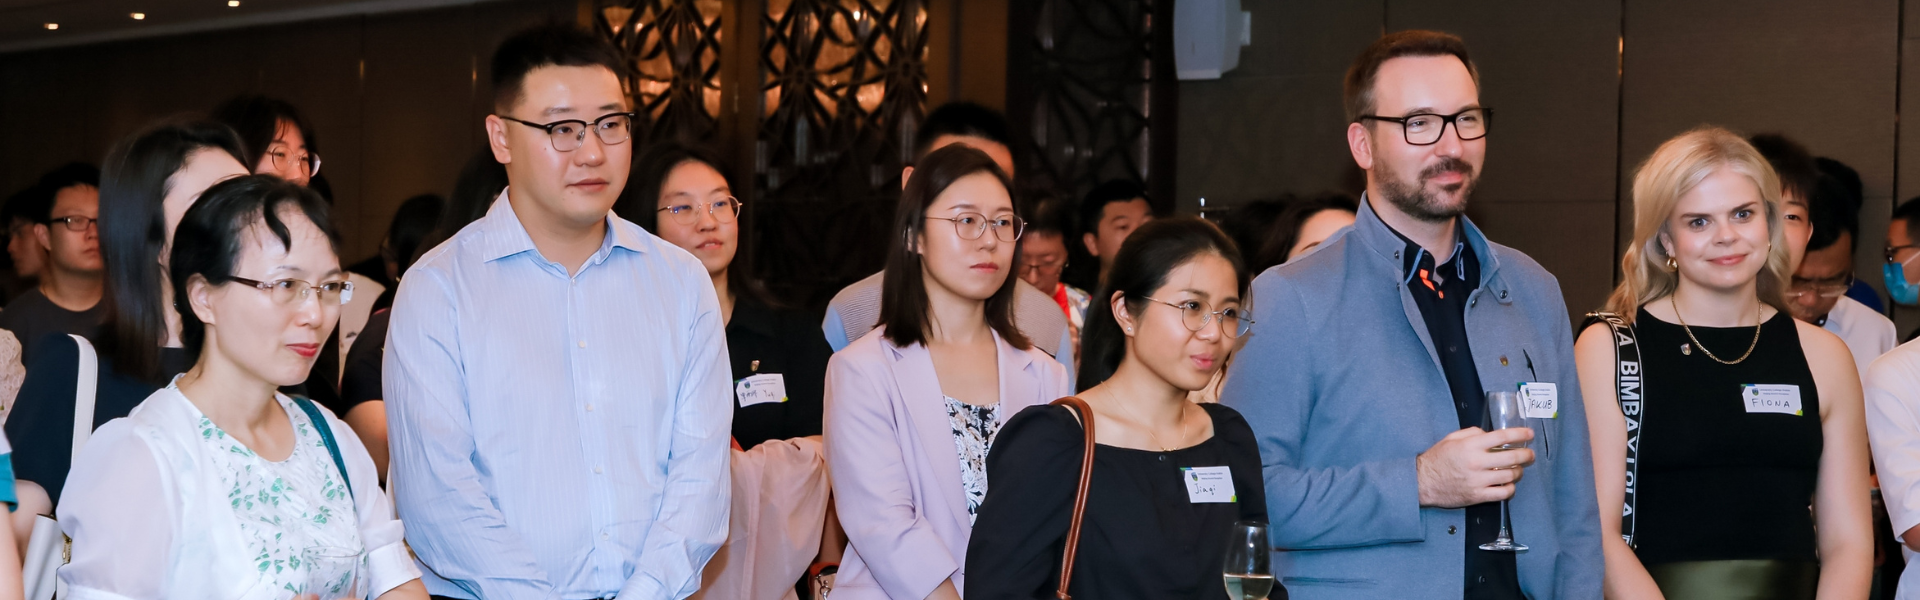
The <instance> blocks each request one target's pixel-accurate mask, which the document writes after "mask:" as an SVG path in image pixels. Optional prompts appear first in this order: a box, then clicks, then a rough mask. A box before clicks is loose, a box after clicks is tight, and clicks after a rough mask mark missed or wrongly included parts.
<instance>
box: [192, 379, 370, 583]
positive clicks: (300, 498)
mask: <svg viewBox="0 0 1920 600" xmlns="http://www.w3.org/2000/svg"><path fill="white" fill-rule="evenodd" d="M276 399H277V400H278V401H279V403H280V406H281V410H284V411H286V413H287V417H288V418H289V419H290V420H291V421H292V422H293V432H294V441H295V443H294V448H293V453H292V454H290V455H289V456H288V457H287V459H286V460H284V461H280V462H273V461H269V460H266V459H264V458H261V457H260V456H259V455H258V454H255V453H254V452H253V450H252V449H250V448H247V447H246V445H245V444H242V443H240V442H239V441H238V440H235V439H233V437H232V436H229V435H228V434H227V432H226V431H225V430H222V429H221V428H220V427H219V426H217V425H214V424H213V421H212V420H211V419H208V418H207V417H206V415H204V414H202V415H200V422H199V424H198V426H199V428H200V439H201V441H203V442H205V443H206V444H208V445H209V446H210V447H211V448H212V449H213V450H214V451H213V452H211V453H209V454H208V456H210V457H212V458H213V462H214V463H215V464H214V465H213V467H214V471H215V472H216V473H218V474H219V477H220V483H221V484H222V485H224V486H227V488H228V492H227V500H228V503H229V505H230V506H231V508H232V509H233V512H234V516H235V517H236V520H237V521H238V522H239V526H240V536H241V538H242V539H244V540H245V541H246V543H247V550H248V552H249V553H250V554H252V555H253V557H254V559H253V560H254V566H255V568H256V569H258V571H259V573H260V575H261V580H262V581H263V582H265V583H267V584H269V585H270V586H271V588H270V589H272V590H274V592H275V593H274V595H273V597H274V598H280V599H285V598H291V597H293V596H294V595H298V594H302V593H306V592H307V590H306V589H305V588H306V586H307V585H308V582H309V581H310V580H312V578H313V576H315V575H321V574H318V573H311V572H310V571H311V570H312V569H313V568H316V567H320V568H326V567H334V568H336V570H340V569H344V568H345V567H342V566H339V565H310V564H307V563H306V561H305V554H306V552H307V550H309V549H313V548H349V549H355V550H359V549H361V543H360V528H359V524H358V523H357V522H356V519H354V514H355V513H354V505H353V495H352V494H351V493H349V492H348V491H347V488H346V486H345V485H343V484H342V483H341V480H340V475H339V474H338V473H337V471H338V469H337V468H335V467H334V464H333V455H332V454H330V453H328V452H327V446H326V442H325V441H323V440H322V439H321V437H320V435H319V433H318V432H317V431H315V430H314V425H313V423H312V422H310V421H308V420H307V416H306V413H305V411H302V410H300V409H299V408H297V407H294V406H293V405H292V402H291V401H290V400H287V399H285V397H284V396H282V397H278V398H276ZM195 412H196V413H197V412H198V410H197V409H196V410H195ZM325 575H326V576H327V577H329V578H330V579H344V578H345V577H346V576H347V575H348V573H346V572H344V571H342V572H340V573H328V574H325Z"/></svg>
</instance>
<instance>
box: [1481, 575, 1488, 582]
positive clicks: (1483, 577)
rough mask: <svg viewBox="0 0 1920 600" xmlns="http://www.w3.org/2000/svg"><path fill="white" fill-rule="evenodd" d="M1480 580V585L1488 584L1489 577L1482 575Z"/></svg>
mask: <svg viewBox="0 0 1920 600" xmlns="http://www.w3.org/2000/svg"><path fill="white" fill-rule="evenodd" d="M1479 579H1480V583H1486V582H1487V576H1485V575H1481V576H1480V577H1479Z"/></svg>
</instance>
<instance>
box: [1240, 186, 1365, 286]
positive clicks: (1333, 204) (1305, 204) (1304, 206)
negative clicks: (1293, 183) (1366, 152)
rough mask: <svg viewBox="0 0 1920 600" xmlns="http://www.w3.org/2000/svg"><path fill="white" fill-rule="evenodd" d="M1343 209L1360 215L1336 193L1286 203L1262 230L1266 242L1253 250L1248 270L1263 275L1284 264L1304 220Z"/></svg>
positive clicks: (1350, 201)
mask: <svg viewBox="0 0 1920 600" xmlns="http://www.w3.org/2000/svg"><path fill="white" fill-rule="evenodd" d="M1328 210H1344V211H1347V212H1349V213H1358V212H1360V203H1359V202H1357V201H1355V200H1354V199H1353V197H1352V196H1348V195H1346V194H1342V193H1339V192H1333V193H1327V194H1321V195H1319V196H1313V197H1309V198H1298V199H1295V200H1293V201H1292V202H1289V203H1287V208H1286V210H1284V211H1281V212H1280V217H1279V218H1277V219H1274V220H1273V224H1272V226H1271V227H1269V228H1268V229H1267V231H1266V236H1265V238H1266V241H1265V242H1264V243H1262V244H1260V247H1259V248H1256V249H1254V250H1253V256H1254V258H1253V261H1252V262H1250V263H1248V264H1247V266H1248V270H1249V271H1251V272H1253V273H1256V274H1257V273H1263V272H1266V270H1267V269H1268V268H1271V267H1273V266H1274V265H1278V264H1281V263H1284V262H1287V258H1288V257H1287V253H1288V252H1292V251H1293V245H1294V244H1296V243H1299V241H1300V227H1301V226H1302V225H1306V224H1307V220H1308V219H1312V218H1313V216H1314V215H1317V214H1320V213H1321V212H1322V211H1328Z"/></svg>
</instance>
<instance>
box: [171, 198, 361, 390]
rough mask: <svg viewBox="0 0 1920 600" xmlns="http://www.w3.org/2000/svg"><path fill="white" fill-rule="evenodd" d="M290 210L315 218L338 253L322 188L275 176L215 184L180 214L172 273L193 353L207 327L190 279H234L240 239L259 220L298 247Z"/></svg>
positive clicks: (189, 349) (185, 334)
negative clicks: (190, 295) (193, 304)
mask: <svg viewBox="0 0 1920 600" xmlns="http://www.w3.org/2000/svg"><path fill="white" fill-rule="evenodd" d="M288 209H292V210H294V211H296V212H298V213H300V214H302V215H304V216H305V217H306V218H307V220H308V221H312V222H313V225H314V227H317V228H319V229H320V233H322V234H324V235H325V236H326V239H327V247H328V250H329V251H333V252H338V249H339V247H340V234H339V232H337V231H335V230H334V228H333V220H332V219H330V218H328V217H327V201H326V200H325V199H323V198H321V197H320V193H319V192H315V191H313V190H310V189H307V188H306V187H305V186H302V185H299V184H296V183H290V182H288V181H286V180H284V179H281V178H279V177H274V176H272V175H248V176H245V177H235V178H233V179H228V180H226V181H222V182H220V183H217V184H214V186H213V187H210V188H207V191H206V192H205V193H203V194H201V195H200V200H199V201H197V202H194V203H193V208H189V209H187V214H186V216H185V217H182V218H181V219H180V228H179V229H177V230H175V232H174V234H173V242H174V243H173V252H172V255H171V257H170V258H169V259H168V261H167V274H168V275H169V276H171V277H172V279H173V303H174V306H179V307H181V309H180V341H181V342H183V343H184V344H185V345H186V347H187V352H188V353H189V354H193V355H196V356H197V355H199V354H200V350H201V347H202V346H203V345H204V344H205V342H206V339H207V326H206V323H202V322H201V321H200V315H198V314H195V313H194V312H193V310H192V309H191V308H189V307H190V304H189V303H188V300H187V284H188V283H189V282H190V280H191V279H192V278H193V276H195V275H198V276H200V277H201V278H204V279H206V281H207V283H209V284H213V285H220V284H224V283H227V282H229V281H233V276H234V272H233V269H234V267H235V266H236V265H237V264H238V263H239V262H240V240H241V238H243V237H245V233H244V232H245V231H246V230H247V229H248V228H250V227H253V226H254V225H255V224H256V223H261V224H264V225H265V226H266V229H267V231H268V232H271V233H272V234H273V236H274V238H276V239H278V240H279V241H280V244H281V246H282V247H284V248H287V249H288V250H292V249H293V234H292V233H291V232H289V231H288V230H287V219H286V215H283V214H281V213H282V212H283V211H286V210H288ZM315 283H318V282H315Z"/></svg>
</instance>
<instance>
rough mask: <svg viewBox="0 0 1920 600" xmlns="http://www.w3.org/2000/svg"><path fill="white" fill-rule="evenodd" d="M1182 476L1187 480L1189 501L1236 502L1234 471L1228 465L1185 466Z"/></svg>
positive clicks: (1181, 472) (1182, 469)
mask: <svg viewBox="0 0 1920 600" xmlns="http://www.w3.org/2000/svg"><path fill="white" fill-rule="evenodd" d="M1180 478H1181V479H1184V480H1186V482H1187V501H1188V502H1192V503H1194V504H1202V503H1208V502H1235V501H1237V500H1238V498H1237V497H1235V496H1234V494H1233V473H1232V471H1229V470H1228V469H1227V468H1226V467H1184V468H1181V469H1180Z"/></svg>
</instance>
